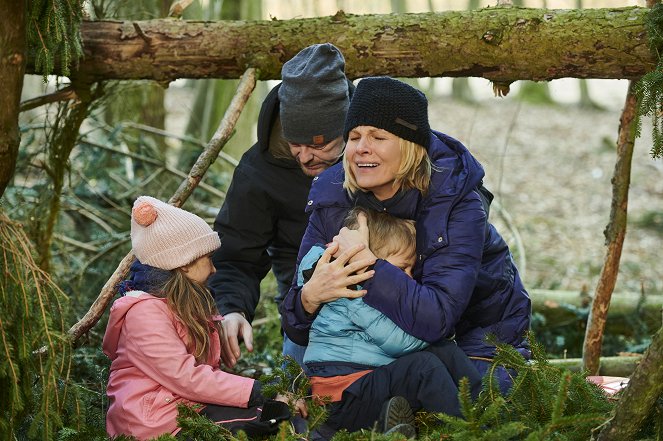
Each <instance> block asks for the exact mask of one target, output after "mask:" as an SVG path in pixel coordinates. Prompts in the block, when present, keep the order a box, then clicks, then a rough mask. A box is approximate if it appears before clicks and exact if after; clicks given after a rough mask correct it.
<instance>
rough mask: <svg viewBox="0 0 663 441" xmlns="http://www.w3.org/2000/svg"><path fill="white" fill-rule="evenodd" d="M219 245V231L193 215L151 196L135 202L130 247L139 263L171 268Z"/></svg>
mask: <svg viewBox="0 0 663 441" xmlns="http://www.w3.org/2000/svg"><path fill="white" fill-rule="evenodd" d="M220 246H221V240H219V235H218V233H216V232H215V231H213V230H212V229H211V228H210V226H209V225H207V222H205V221H204V220H203V219H201V218H200V217H198V216H196V215H195V214H193V213H189V212H188V211H186V210H182V209H181V208H177V207H173V206H172V205H170V204H166V203H165V202H161V201H160V200H158V199H155V198H153V197H150V196H140V197H139V198H138V199H136V202H134V206H133V209H132V210H131V247H132V248H133V251H134V254H135V255H136V257H137V258H138V260H140V261H141V263H144V264H145V265H150V266H154V267H156V268H161V269H164V270H172V269H175V268H179V267H182V266H184V265H188V264H190V263H191V262H193V261H194V260H196V259H198V258H199V257H202V256H204V255H205V254H209V253H211V252H212V251H214V250H216V249H217V248H219V247H220Z"/></svg>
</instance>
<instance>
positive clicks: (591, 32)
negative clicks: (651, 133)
mask: <svg viewBox="0 0 663 441" xmlns="http://www.w3.org/2000/svg"><path fill="white" fill-rule="evenodd" d="M647 13H648V10H647V9H646V8H640V7H632V8H610V9H608V8H605V9H598V8H597V9H571V10H553V9H532V8H519V7H508V8H484V9H476V10H472V11H448V12H435V13H433V12H431V13H420V14H387V15H350V14H345V13H343V11H339V12H338V13H337V14H336V15H334V16H332V17H317V18H305V19H293V20H258V21H215V22H194V21H186V20H173V19H161V20H145V21H126V22H119V21H93V22H84V23H83V24H82V26H81V33H82V39H83V47H84V51H85V56H84V58H83V59H82V60H80V63H79V66H78V70H77V71H75V72H74V73H73V74H72V77H83V78H89V80H92V81H93V80H102V79H153V80H157V81H159V82H162V83H164V82H168V81H172V80H174V79H177V78H227V79H232V78H238V77H239V76H240V75H242V73H243V72H244V71H245V70H246V69H247V68H249V67H253V68H255V69H257V70H258V71H259V72H260V79H261V80H269V79H280V77H281V66H282V65H283V63H284V62H285V61H287V60H289V59H290V58H292V57H293V56H294V55H295V54H296V53H297V52H299V51H300V50H301V49H302V48H304V47H306V46H308V45H310V44H313V43H320V42H331V43H333V44H335V45H336V46H338V48H339V49H341V51H342V52H343V55H344V56H345V60H346V72H347V74H348V76H349V77H350V78H360V77H365V76H368V75H391V76H395V77H411V78H416V77H483V78H487V79H489V80H491V81H497V82H499V83H500V84H504V83H510V82H512V81H515V80H535V81H544V80H552V79H555V78H562V77H575V78H627V79H634V78H639V77H641V76H642V75H643V74H645V73H646V72H649V71H651V70H653V69H654V66H655V59H654V56H653V55H652V54H651V53H650V51H649V47H648V45H647V35H646V31H645V27H644V21H645V17H646V15H647ZM32 64H34V60H33V63H31V64H29V65H28V69H29V72H34V68H33V67H31V66H32Z"/></svg>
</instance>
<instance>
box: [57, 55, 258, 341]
mask: <svg viewBox="0 0 663 441" xmlns="http://www.w3.org/2000/svg"><path fill="white" fill-rule="evenodd" d="M255 85H256V71H255V69H253V68H249V69H247V70H246V72H244V75H242V79H241V81H240V82H239V85H238V86H237V92H235V96H234V97H233V99H232V101H231V102H230V106H229V107H228V109H227V110H226V113H225V115H224V116H223V119H222V120H221V123H220V124H219V127H218V128H217V130H216V132H215V133H214V136H212V139H211V140H210V141H209V143H208V144H207V147H205V150H203V152H202V153H201V154H200V156H199V157H198V160H197V161H196V163H195V164H194V165H193V167H192V169H191V172H190V173H189V176H187V179H185V181H184V182H183V183H182V185H180V188H178V189H177V191H176V192H175V194H174V195H173V197H171V198H170V200H169V202H170V203H171V204H173V205H175V206H176V207H181V206H182V204H183V203H184V202H185V201H186V199H187V198H188V197H189V195H190V194H191V193H192V192H193V190H194V189H195V188H196V186H197V185H198V183H199V182H200V180H201V179H202V177H203V175H204V174H205V172H206V171H207V169H208V168H209V166H210V165H211V164H212V163H213V162H214V160H215V159H216V158H217V157H218V156H219V152H220V151H221V149H222V148H223V147H224V146H225V145H226V143H227V142H228V140H229V139H230V137H231V136H232V134H233V129H234V127H235V124H236V123H237V119H238V118H239V115H240V114H241V113H242V109H244V105H245V104H246V102H247V101H248V99H249V97H250V96H251V92H253V89H254V88H255ZM133 261H134V254H133V252H131V251H130V252H129V254H127V255H126V256H125V257H124V259H122V261H121V262H120V264H119V265H118V267H117V268H116V269H115V272H114V273H113V274H112V275H111V277H110V278H109V279H108V281H106V283H105V284H104V286H103V288H102V289H101V293H100V294H99V296H98V297H97V299H96V300H95V301H94V303H92V305H91V306H90V309H89V310H88V312H87V313H86V314H85V316H84V317H83V318H82V319H81V320H79V321H78V323H76V324H75V325H74V326H72V327H71V328H70V329H69V336H70V338H71V339H72V341H76V340H77V339H78V338H79V337H80V336H81V335H83V334H85V333H86V332H87V331H89V330H90V329H91V328H92V327H93V326H94V325H95V323H97V322H98V321H99V319H100V318H101V316H102V315H103V313H104V311H105V310H106V307H107V306H108V305H109V304H110V302H111V300H112V299H113V297H114V296H115V287H116V286H117V284H118V283H120V282H121V281H122V280H123V279H124V278H125V277H126V274H127V273H128V272H129V268H130V267H131V264H132V263H133Z"/></svg>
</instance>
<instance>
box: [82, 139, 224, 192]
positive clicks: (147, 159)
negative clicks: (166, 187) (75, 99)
mask: <svg viewBox="0 0 663 441" xmlns="http://www.w3.org/2000/svg"><path fill="white" fill-rule="evenodd" d="M80 144H81V145H87V146H89V147H95V148H98V149H102V150H106V151H109V152H113V153H116V154H118V155H123V156H126V157H128V158H133V159H137V160H139V161H143V162H147V163H148V164H153V165H158V166H160V167H162V168H163V169H164V170H165V171H167V172H168V173H170V174H173V175H175V176H178V177H180V178H185V179H186V178H187V174H186V173H184V172H183V171H180V170H178V169H176V168H173V167H170V166H168V165H166V164H165V163H164V162H162V161H159V160H157V159H153V158H150V157H148V156H143V155H139V154H138V153H132V152H125V151H122V150H118V149H116V148H113V147H110V146H106V145H103V144H99V143H96V142H92V141H87V140H82V141H81V142H80ZM200 187H201V188H204V189H205V190H207V191H208V192H210V193H212V194H213V195H215V196H218V197H220V198H221V199H225V197H226V194H225V193H224V192H223V191H221V190H219V189H218V188H214V187H212V186H211V185H208V184H205V183H204V182H201V183H200Z"/></svg>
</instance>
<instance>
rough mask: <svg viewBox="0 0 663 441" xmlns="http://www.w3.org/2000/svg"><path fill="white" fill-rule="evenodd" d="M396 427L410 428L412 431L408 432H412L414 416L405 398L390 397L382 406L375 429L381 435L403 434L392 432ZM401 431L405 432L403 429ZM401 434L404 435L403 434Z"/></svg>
mask: <svg viewBox="0 0 663 441" xmlns="http://www.w3.org/2000/svg"><path fill="white" fill-rule="evenodd" d="M398 426H410V428H411V429H412V430H411V431H410V432H414V414H413V413H412V408H411V407H410V404H409V403H408V402H407V400H406V399H405V398H403V397H391V398H390V399H389V400H387V402H386V403H384V405H383V406H382V411H381V412H380V419H379V421H378V427H377V429H378V431H380V432H382V433H395V432H398V433H403V432H401V431H400V430H394V429H396V428H397V427H398ZM402 429H403V430H406V428H405V427H403V428H402ZM392 430H394V432H392ZM403 434H404V435H406V434H405V433H403ZM415 434H416V433H415ZM415 434H413V435H415ZM407 436H408V438H409V437H410V436H409V435H407Z"/></svg>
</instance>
